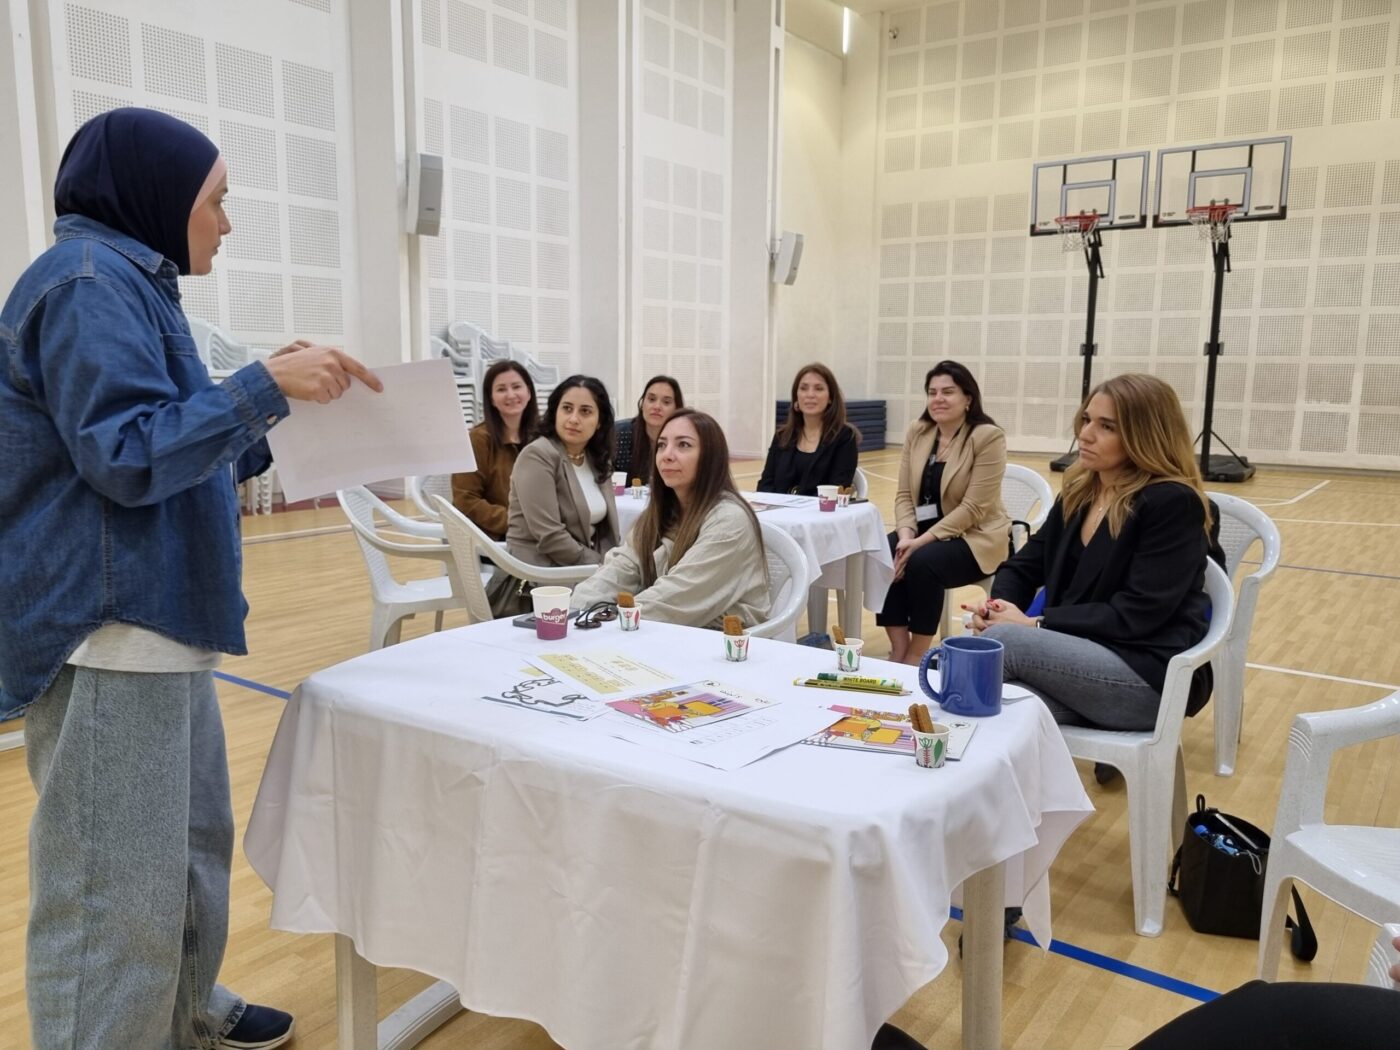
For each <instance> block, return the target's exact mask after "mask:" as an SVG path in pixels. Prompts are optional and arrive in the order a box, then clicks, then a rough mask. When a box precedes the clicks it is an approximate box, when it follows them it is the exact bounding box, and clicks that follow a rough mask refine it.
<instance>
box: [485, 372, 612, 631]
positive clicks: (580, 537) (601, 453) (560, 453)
mask: <svg viewBox="0 0 1400 1050" xmlns="http://www.w3.org/2000/svg"><path fill="white" fill-rule="evenodd" d="M612 426H613V409H612V401H611V400H610V399H609V398H608V392H607V390H606V389H605V388H604V387H603V384H602V383H600V382H599V381H598V380H596V379H594V378H593V377H591V376H570V377H569V378H568V379H566V380H564V381H563V382H562V383H560V384H559V385H558V386H557V387H555V388H554V391H553V393H551V394H550V395H549V405H548V407H547V408H546V409H545V417H544V419H543V421H542V422H541V424H540V436H539V437H537V438H536V439H535V440H534V441H532V442H530V444H528V445H526V446H525V448H524V449H522V450H521V452H520V456H519V458H518V459H516V461H515V469H514V471H513V472H512V473H511V483H510V510H509V514H508V522H507V525H506V549H507V550H509V551H510V553H511V554H513V555H515V556H516V557H517V558H519V559H520V560H521V561H526V562H529V563H530V564H531V565H597V564H599V563H601V562H602V560H603V555H605V554H606V553H607V552H608V551H610V550H611V549H612V548H613V547H616V546H617V544H618V540H619V538H620V535H619V529H618V525H617V501H616V499H615V498H614V496H613V487H612V441H613V436H612ZM487 593H488V594H489V596H490V598H491V608H492V610H493V611H494V612H495V613H496V615H498V616H509V615H512V614H514V613H516V612H520V611H523V610H524V609H525V607H526V606H527V604H528V598H527V597H526V592H525V589H524V587H523V586H522V585H521V584H520V582H519V581H517V580H515V579H513V578H512V577H511V576H509V575H507V574H506V573H504V572H502V571H501V570H499V569H498V570H497V571H496V575H495V576H494V577H492V580H491V583H490V584H489V586H488V590H487Z"/></svg>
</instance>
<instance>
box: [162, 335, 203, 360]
mask: <svg viewBox="0 0 1400 1050" xmlns="http://www.w3.org/2000/svg"><path fill="white" fill-rule="evenodd" d="M160 337H161V339H162V340H163V341H164V343H165V352H166V353H167V354H181V355H188V356H192V357H198V356H199V345H198V344H197V343H196V342H195V341H194V340H193V339H192V338H190V337H189V336H187V335H184V334H183V333H176V332H162V333H161V334H160Z"/></svg>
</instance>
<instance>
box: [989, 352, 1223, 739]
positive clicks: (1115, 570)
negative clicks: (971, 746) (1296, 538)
mask: <svg viewBox="0 0 1400 1050" xmlns="http://www.w3.org/2000/svg"><path fill="white" fill-rule="evenodd" d="M1211 518H1212V515H1211V509H1210V504H1209V501H1208V500H1207V498H1206V494H1205V490H1204V488H1203V486H1202V484H1201V475H1200V471H1199V469H1198V467H1197V465H1196V461H1195V458H1194V454H1193V452H1192V443H1191V432H1190V430H1189V429H1187V425H1186V419H1185V417H1184V416H1183V415H1182V411H1181V404H1180V402H1179V401H1178V400H1177V397H1176V392H1175V391H1174V390H1173V389H1172V388H1171V387H1170V386H1168V385H1167V384H1166V383H1164V382H1162V381H1161V380H1160V379H1157V378H1155V377H1153V376H1148V375H1134V374H1129V375H1122V376H1116V377H1115V378H1113V379H1110V380H1107V381H1106V382H1103V383H1100V384H1099V385H1098V386H1097V387H1095V389H1094V391H1093V393H1092V394H1091V395H1090V397H1089V400H1088V401H1087V402H1085V404H1084V406H1083V408H1082V409H1081V411H1080V417H1079V459H1078V461H1077V462H1076V463H1074V464H1073V465H1072V466H1071V467H1070V468H1069V470H1067V471H1066V472H1065V480H1064V485H1063V488H1062V491H1061V493H1060V497H1059V498H1058V499H1057V500H1056V501H1055V505H1054V507H1053V508H1051V511H1050V516H1049V519H1048V520H1047V521H1046V523H1045V526H1044V527H1043V528H1042V529H1041V530H1040V531H1039V532H1037V533H1036V534H1035V535H1034V536H1032V537H1031V539H1030V542H1029V543H1027V544H1026V545H1025V546H1024V547H1022V548H1021V549H1020V550H1019V551H1017V552H1016V554H1015V555H1013V556H1012V557H1011V559H1010V560H1009V561H1007V562H1006V564H1004V565H1003V566H1002V567H1001V569H1000V570H999V571H998V572H997V574H996V582H995V583H994V584H993V586H992V596H991V598H990V599H989V600H988V601H987V602H986V603H985V604H984V605H982V606H980V607H978V608H977V609H976V610H975V612H974V617H973V622H972V626H973V630H974V631H977V632H983V633H985V634H986V636H987V637H989V638H995V639H997V640H998V641H999V642H1001V643H1002V644H1003V645H1004V646H1006V663H1005V674H1006V678H1007V679H1008V680H1012V679H1015V680H1018V681H1020V682H1021V683H1023V684H1024V685H1026V686H1027V687H1028V688H1030V689H1031V690H1033V691H1034V692H1036V693H1037V694H1039V695H1040V696H1041V698H1042V699H1043V700H1044V701H1045V703H1046V705H1047V706H1048V707H1049V708H1050V710H1051V712H1052V713H1053V714H1054V716H1055V720H1056V721H1057V722H1061V723H1064V724H1069V725H1090V726H1097V727H1102V728H1106V729H1116V730H1146V729H1151V728H1153V726H1155V725H1156V722H1157V709H1158V707H1159V706H1160V705H1161V700H1162V686H1163V684H1164V682H1165V679H1166V671H1167V663H1168V661H1170V660H1171V658H1172V657H1173V656H1175V655H1176V654H1177V653H1179V652H1182V651H1183V650H1185V649H1189V648H1190V647H1191V646H1193V645H1195V644H1196V643H1197V642H1199V641H1200V640H1201V639H1202V638H1203V637H1205V633H1206V621H1207V613H1208V609H1209V605H1210V600H1209V598H1208V597H1207V596H1206V594H1205V592H1204V590H1203V589H1202V588H1203V587H1204V585H1205V571H1206V558H1207V556H1208V553H1209V550H1210V546H1211V528H1212V521H1211ZM1041 587H1044V588H1045V611H1044V613H1043V614H1042V615H1040V616H1037V617H1035V618H1031V617H1029V616H1027V615H1026V614H1025V613H1024V612H1022V609H1023V608H1025V607H1027V606H1028V605H1030V603H1031V601H1032V599H1033V598H1034V597H1035V594H1036V591H1037V590H1039V589H1040V588H1041ZM1209 676H1210V669H1209V666H1206V667H1204V668H1202V669H1201V670H1200V671H1198V672H1197V675H1196V680H1195V681H1193V683H1192V696H1191V700H1190V703H1189V704H1188V710H1190V711H1194V710H1196V709H1198V708H1199V707H1200V705H1202V704H1204V703H1205V700H1206V698H1207V697H1208V696H1209V692H1210V677H1209Z"/></svg>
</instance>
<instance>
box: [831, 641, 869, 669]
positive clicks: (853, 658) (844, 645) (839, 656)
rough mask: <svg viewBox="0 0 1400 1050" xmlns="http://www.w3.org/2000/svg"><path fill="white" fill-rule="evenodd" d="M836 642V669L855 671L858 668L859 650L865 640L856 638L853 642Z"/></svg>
mask: <svg viewBox="0 0 1400 1050" xmlns="http://www.w3.org/2000/svg"><path fill="white" fill-rule="evenodd" d="M835 644H836V669H837V670H838V671H855V670H859V668H860V651H861V649H862V648H863V647H864V645H865V642H863V641H861V639H859V638H857V639H856V640H855V641H853V642H837V643H835Z"/></svg>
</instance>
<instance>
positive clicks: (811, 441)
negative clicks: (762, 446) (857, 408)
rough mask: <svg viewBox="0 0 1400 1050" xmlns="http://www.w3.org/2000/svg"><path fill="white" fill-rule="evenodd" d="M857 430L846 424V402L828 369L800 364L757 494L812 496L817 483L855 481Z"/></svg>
mask: <svg viewBox="0 0 1400 1050" xmlns="http://www.w3.org/2000/svg"><path fill="white" fill-rule="evenodd" d="M859 445H860V431H859V430H857V429H856V428H855V427H854V426H852V425H851V424H850V423H848V422H846V399H845V398H844V397H842V396H841V385H840V384H839V383H837V382H836V376H835V375H834V374H833V373H832V371H831V369H829V368H827V367H826V365H823V364H816V363H813V364H810V365H803V366H802V367H801V368H800V369H798V372H797V376H796V378H794V379H793V381H792V405H791V407H790V408H789V409H788V417H787V421H786V422H785V423H784V424H783V425H782V426H781V427H779V428H778V432H777V433H776V434H774V435H773V443H772V444H771V445H769V446H768V459H767V460H766V461H765V462H764V464H763V476H762V477H760V478H759V479H758V491H759V492H790V493H794V494H795V495H798V496H815V495H816V494H817V486H818V485H839V486H841V487H842V488H845V487H848V486H850V485H851V484H852V482H853V481H854V480H855V476H856V460H857V459H858V458H859V455H860V451H859Z"/></svg>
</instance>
